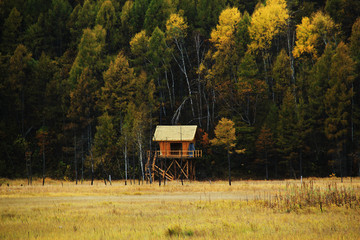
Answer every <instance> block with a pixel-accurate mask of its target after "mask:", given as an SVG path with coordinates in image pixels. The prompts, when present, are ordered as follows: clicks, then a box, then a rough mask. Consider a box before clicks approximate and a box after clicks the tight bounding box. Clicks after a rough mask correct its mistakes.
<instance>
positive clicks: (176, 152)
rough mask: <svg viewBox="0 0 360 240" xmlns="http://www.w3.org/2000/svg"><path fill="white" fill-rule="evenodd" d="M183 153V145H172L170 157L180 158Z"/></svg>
mask: <svg viewBox="0 0 360 240" xmlns="http://www.w3.org/2000/svg"><path fill="white" fill-rule="evenodd" d="M181 151H182V143H170V155H176V156H180V155H181Z"/></svg>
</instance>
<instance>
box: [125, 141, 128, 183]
mask: <svg viewBox="0 0 360 240" xmlns="http://www.w3.org/2000/svg"><path fill="white" fill-rule="evenodd" d="M124 161H125V185H127V179H128V165H127V137H126V136H125V146H124Z"/></svg>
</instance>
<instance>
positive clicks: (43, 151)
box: [42, 137, 46, 186]
mask: <svg viewBox="0 0 360 240" xmlns="http://www.w3.org/2000/svg"><path fill="white" fill-rule="evenodd" d="M42 157H43V182H42V185H43V186H44V185H45V177H46V176H45V138H44V137H43V140H42Z"/></svg>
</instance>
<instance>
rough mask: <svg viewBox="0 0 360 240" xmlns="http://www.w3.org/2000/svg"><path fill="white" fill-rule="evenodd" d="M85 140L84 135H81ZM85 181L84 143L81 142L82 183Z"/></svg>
mask: <svg viewBox="0 0 360 240" xmlns="http://www.w3.org/2000/svg"><path fill="white" fill-rule="evenodd" d="M81 139H82V140H84V136H82V137H81ZM83 182H84V143H83V142H82V143H81V184H83Z"/></svg>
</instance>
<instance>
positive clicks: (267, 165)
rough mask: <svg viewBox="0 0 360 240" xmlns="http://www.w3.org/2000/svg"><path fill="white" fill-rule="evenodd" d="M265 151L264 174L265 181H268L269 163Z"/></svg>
mask: <svg viewBox="0 0 360 240" xmlns="http://www.w3.org/2000/svg"><path fill="white" fill-rule="evenodd" d="M267 155H268V154H267V151H265V174H266V180H269V162H268V156H267Z"/></svg>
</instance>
